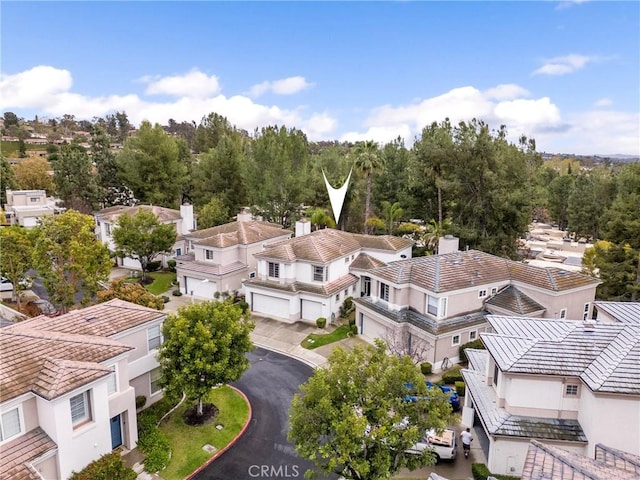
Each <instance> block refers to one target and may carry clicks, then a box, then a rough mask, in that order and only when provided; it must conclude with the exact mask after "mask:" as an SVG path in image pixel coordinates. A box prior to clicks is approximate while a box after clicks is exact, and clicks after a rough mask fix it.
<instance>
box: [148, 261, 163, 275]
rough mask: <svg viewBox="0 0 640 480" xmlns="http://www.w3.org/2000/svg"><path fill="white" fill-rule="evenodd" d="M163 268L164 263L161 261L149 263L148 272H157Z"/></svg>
mask: <svg viewBox="0 0 640 480" xmlns="http://www.w3.org/2000/svg"><path fill="white" fill-rule="evenodd" d="M161 266H162V262H161V261H160V260H154V261H153V262H149V263H147V272H155V271H156V270H158V269H159V268H160V267H161Z"/></svg>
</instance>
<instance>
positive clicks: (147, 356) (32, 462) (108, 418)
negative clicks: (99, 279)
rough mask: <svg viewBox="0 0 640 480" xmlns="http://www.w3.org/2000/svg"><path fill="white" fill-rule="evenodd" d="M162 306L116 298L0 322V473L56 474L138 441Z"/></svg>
mask: <svg viewBox="0 0 640 480" xmlns="http://www.w3.org/2000/svg"><path fill="white" fill-rule="evenodd" d="M165 318H166V314H164V313H162V312H160V311H158V310H153V309H150V308H146V307H141V306H139V305H135V304H132V303H129V302H125V301H122V300H110V301H108V302H105V303H102V304H98V305H94V306H92V307H88V308H84V309H82V310H74V311H72V312H69V313H67V314H65V315H62V316H59V317H55V318H49V317H44V316H40V317H35V318H32V319H29V320H25V321H23V322H19V323H16V324H13V325H12V326H7V327H4V328H0V367H1V368H0V473H1V476H2V478H12V479H13V478H20V479H34V480H37V479H45V480H58V479H66V478H68V477H69V476H70V475H71V473H72V472H73V471H80V470H82V469H83V468H84V467H85V466H86V465H87V464H89V463H90V462H92V461H93V460H96V459H97V458H99V457H101V456H102V455H104V454H106V453H109V452H111V451H112V450H113V449H115V448H117V447H120V446H123V447H124V448H127V449H131V448H133V447H135V446H136V442H137V440H138V433H137V420H136V402H135V397H136V396H138V395H144V396H146V397H147V399H148V400H147V405H149V404H151V403H153V402H155V401H157V400H159V399H160V398H161V397H162V391H161V389H160V387H159V385H158V379H159V372H160V371H159V364H158V361H157V359H156V355H157V351H158V347H159V345H160V344H161V343H162V323H163V322H164V320H165Z"/></svg>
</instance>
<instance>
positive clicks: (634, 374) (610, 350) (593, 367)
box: [481, 315, 640, 395]
mask: <svg viewBox="0 0 640 480" xmlns="http://www.w3.org/2000/svg"><path fill="white" fill-rule="evenodd" d="M487 320H488V321H489V323H490V324H491V326H492V327H493V328H494V330H495V331H496V332H497V333H495V334H493V333H482V334H481V337H482V341H483V342H484V344H485V346H486V347H487V349H488V350H489V351H490V352H491V356H492V357H493V358H494V359H495V361H496V363H497V364H498V366H499V367H500V369H501V370H502V371H504V372H512V373H533V374H545V375H569V376H576V377H580V378H581V379H582V381H583V382H584V383H585V384H586V385H587V386H588V387H589V388H590V389H591V390H593V391H598V392H609V393H627V394H635V395H638V394H640V382H638V381H637V378H638V377H639V376H640V326H639V325H632V324H606V323H604V324H603V323H594V324H588V325H587V324H583V323H582V322H575V321H574V322H572V321H558V320H543V319H537V318H536V319H531V318H521V317H498V316H494V315H489V316H487Z"/></svg>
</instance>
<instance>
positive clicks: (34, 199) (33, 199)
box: [29, 197, 40, 203]
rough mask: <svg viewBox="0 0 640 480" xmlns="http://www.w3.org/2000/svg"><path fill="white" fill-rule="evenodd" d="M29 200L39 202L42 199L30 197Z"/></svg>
mask: <svg viewBox="0 0 640 480" xmlns="http://www.w3.org/2000/svg"><path fill="white" fill-rule="evenodd" d="M29 200H31V203H38V202H39V201H40V197H29Z"/></svg>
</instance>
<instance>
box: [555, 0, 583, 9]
mask: <svg viewBox="0 0 640 480" xmlns="http://www.w3.org/2000/svg"><path fill="white" fill-rule="evenodd" d="M588 1H589V0H562V1H560V2H558V5H556V10H565V9H567V8H569V7H573V6H574V5H580V4H581V3H587V2H588Z"/></svg>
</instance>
